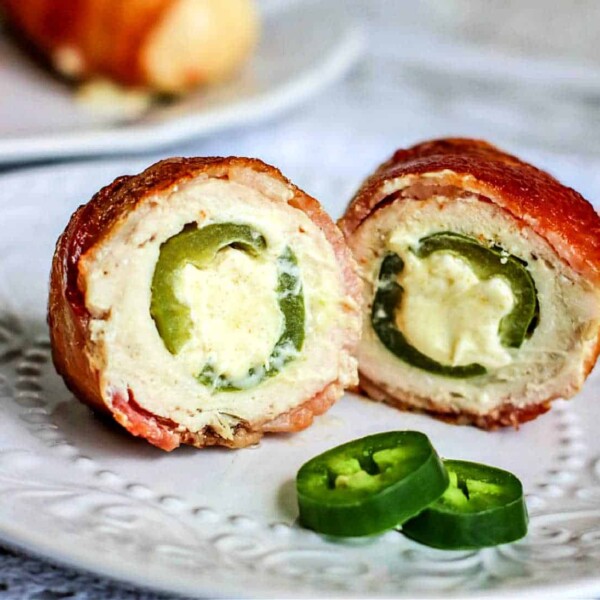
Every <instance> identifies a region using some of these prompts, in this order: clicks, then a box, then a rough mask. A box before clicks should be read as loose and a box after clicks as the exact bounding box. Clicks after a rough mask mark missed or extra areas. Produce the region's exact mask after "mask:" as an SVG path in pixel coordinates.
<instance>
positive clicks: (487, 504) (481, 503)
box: [402, 460, 527, 550]
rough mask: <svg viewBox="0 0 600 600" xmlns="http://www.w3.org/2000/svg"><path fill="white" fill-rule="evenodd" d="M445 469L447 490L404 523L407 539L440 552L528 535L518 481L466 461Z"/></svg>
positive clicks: (454, 462)
mask: <svg viewBox="0 0 600 600" xmlns="http://www.w3.org/2000/svg"><path fill="white" fill-rule="evenodd" d="M444 465H445V466H446V469H447V470H448V474H449V476H450V485H449V486H448V489H447V490H446V491H445V492H444V494H443V495H442V497H441V498H439V499H438V500H436V501H435V502H434V503H433V504H431V505H430V506H428V507H427V508H426V509H425V510H424V511H423V512H422V513H421V514H419V515H418V516H416V517H415V518H414V519H411V520H409V521H407V522H406V523H404V525H402V532H403V533H404V534H405V535H407V536H408V537H410V538H412V539H414V540H416V541H417V542H420V543H422V544H426V545H427V546H433V547H435V548H441V549H448V550H467V549H473V548H483V547H485V546H496V545H498V544H505V543H507V542H513V541H515V540H518V539H520V538H522V537H523V536H524V535H525V534H526V533H527V508H526V506H525V501H524V499H523V486H522V485H521V482H520V481H519V480H518V479H517V477H515V476H514V475H513V474H512V473H509V472H508V471H503V470H502V469H496V468H495V467H489V466H487V465H481V464H478V463H473V462H466V461H461V460H445V461H444Z"/></svg>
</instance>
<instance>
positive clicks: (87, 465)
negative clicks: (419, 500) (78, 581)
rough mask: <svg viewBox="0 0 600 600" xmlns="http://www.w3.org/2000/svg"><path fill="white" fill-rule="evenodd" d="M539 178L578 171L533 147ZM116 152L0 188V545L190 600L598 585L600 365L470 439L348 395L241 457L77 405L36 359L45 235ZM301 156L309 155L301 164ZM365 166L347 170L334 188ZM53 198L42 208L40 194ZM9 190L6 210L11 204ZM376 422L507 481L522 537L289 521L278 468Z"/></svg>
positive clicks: (334, 176)
mask: <svg viewBox="0 0 600 600" xmlns="http://www.w3.org/2000/svg"><path fill="white" fill-rule="evenodd" d="M537 159H538V162H541V163H542V164H544V166H546V167H547V168H550V169H551V170H552V171H553V172H554V173H556V174H558V175H560V176H563V177H564V178H565V179H567V180H569V181H570V182H573V183H575V181H573V180H574V179H575V180H578V181H579V183H581V186H583V187H586V188H587V189H590V190H599V189H600V187H599V186H598V182H597V181H594V180H590V179H587V180H585V177H586V173H587V172H590V173H593V172H594V171H598V169H597V166H596V165H592V164H589V163H588V164H586V165H584V166H582V167H581V169H579V170H578V169H577V168H576V166H574V165H573V163H571V164H570V166H569V163H567V162H563V161H562V160H558V159H557V158H556V157H553V156H551V155H538V156H537ZM147 162H148V161H143V163H132V162H119V163H103V164H96V165H79V166H62V167H59V168H54V169H44V170H37V171H22V172H20V173H15V174H11V175H5V176H3V177H2V178H1V181H0V183H1V185H0V222H1V223H2V236H1V237H0V407H1V410H2V418H1V419H0V537H1V538H2V539H4V540H6V541H8V542H10V543H13V544H17V545H19V546H20V547H22V548H25V549H28V550H30V551H31V552H34V553H36V554H42V555H46V556H48V557H51V558H52V559H53V560H56V561H60V562H65V563H68V564H72V565H74V566H77V567H81V568H84V569H90V570H95V571H97V572H99V573H103V574H107V575H110V576H113V577H117V578H119V579H123V580H126V581H129V582H134V583H137V584H141V585H146V586H153V587H156V588H160V589H165V590H171V591H179V592H183V593H187V594H190V595H207V596H215V595H217V596H260V597H263V596H272V597H282V596H311V595H312V596H315V595H318V596H323V595H327V596H328V597H337V596H339V597H349V596H368V597H375V596H410V597H415V596H422V595H425V596H431V595H437V594H444V595H448V596H454V595H459V596H461V595H462V596H464V595H467V594H473V595H477V596H503V597H505V596H513V597H522V596H523V595H524V594H527V595H528V596H536V595H539V596H542V595H548V594H553V595H556V594H562V595H570V596H578V597H581V596H582V595H593V594H596V595H600V439H599V438H598V436H597V433H596V423H597V422H598V420H599V419H600V403H598V402H597V395H598V393H600V373H597V374H595V375H593V376H592V378H591V379H590V380H589V381H588V383H587V385H586V388H585V390H584V391H583V393H581V394H580V395H579V396H578V398H576V399H575V400H574V401H572V402H570V403H565V402H558V403H556V404H555V407H554V409H553V410H552V412H551V413H549V414H548V415H546V416H544V417H542V418H540V419H538V420H537V421H535V422H533V423H530V424H528V425H525V426H524V427H523V428H522V430H521V431H519V432H515V431H501V432H496V433H486V432H483V431H479V430H476V429H474V428H465V427H455V426H451V425H446V424H443V423H440V422H437V421H435V420H433V419H430V418H428V417H425V416H419V415H409V414H404V413H401V412H398V411H395V410H393V409H391V408H389V407H387V406H384V405H379V404H375V403H372V402H369V401H366V400H362V399H359V398H357V397H353V396H347V397H346V398H345V399H344V400H343V401H341V402H340V403H339V404H338V405H336V406H335V407H334V409H333V410H331V411H330V412H329V413H328V414H327V415H325V416H324V417H322V418H319V419H318V421H317V422H316V423H315V425H314V426H313V427H311V428H310V429H309V430H307V431H305V432H302V433H300V434H297V435H295V436H272V437H269V438H266V439H265V440H264V442H263V443H262V444H261V445H260V447H259V448H256V449H248V450H243V451H238V452H231V451H228V450H215V449H211V450H204V451H198V450H195V449H192V448H184V449H180V450H179V451H176V452H175V453H173V454H170V455H169V454H165V453H162V452H160V451H158V450H156V449H154V448H152V447H151V446H150V445H148V444H146V443H145V442H142V441H139V440H135V439H133V438H130V437H128V436H126V435H124V434H122V433H121V431H120V430H119V428H118V427H115V426H110V425H107V424H106V423H105V422H103V421H101V420H99V419H98V418H96V417H94V416H93V415H92V414H91V413H90V411H89V410H88V409H87V408H85V407H84V406H82V405H80V404H79V403H77V402H76V401H75V400H74V399H73V398H72V396H71V395H70V394H69V392H68V391H67V390H66V389H65V387H64V385H63V383H62V381H61V380H60V378H59V377H58V376H57V375H56V374H55V373H54V370H53V368H52V366H51V364H50V363H49V348H48V342H47V333H46V325H45V302H46V293H47V276H48V270H49V265H50V259H51V254H52V250H53V245H54V242H55V240H56V237H57V236H58V234H59V233H60V231H61V230H62V229H63V227H64V225H65V223H66V221H67V219H68V217H69V215H70V214H71V212H72V211H73V210H74V209H75V207H76V206H77V205H78V204H80V203H81V202H84V201H86V200H87V199H88V198H89V196H90V195H91V194H92V193H93V192H94V191H96V190H97V189H98V188H99V187H100V186H101V185H103V184H105V183H107V182H109V181H110V180H111V179H112V178H113V177H114V176H117V175H119V174H122V173H125V172H134V171H137V170H139V169H141V168H142V167H143V166H145V164H147ZM310 164H311V163H310V161H308V160H305V163H304V166H305V171H304V173H305V174H304V176H301V179H303V180H304V181H303V182H302V183H303V185H305V186H306V187H307V188H308V191H311V190H320V192H321V194H320V195H321V197H322V198H323V200H324V201H325V205H326V208H327V209H328V210H330V212H331V213H332V214H333V215H334V216H337V215H339V214H340V212H341V210H342V208H343V205H344V203H345V201H346V197H345V196H341V195H340V193H339V187H338V185H337V184H336V181H339V177H340V173H339V172H338V173H336V172H335V171H334V172H331V173H329V175H325V174H324V173H323V172H320V171H318V170H317V169H316V168H313V169H311V168H310ZM312 164H313V165H315V164H316V163H315V162H314V161H312ZM364 174H365V173H364V172H361V171H360V169H356V170H355V171H354V172H353V173H352V174H349V172H347V178H348V182H347V183H348V185H350V184H354V183H356V181H357V180H359V179H360V178H361V177H362V176H363V175H364ZM48 190H52V196H53V198H52V202H48ZM15 199H18V202H16V201H15ZM391 429H418V430H421V431H424V432H425V433H427V434H428V435H429V436H430V437H431V439H432V441H433V443H434V444H435V445H436V447H437V448H438V449H439V451H440V453H441V454H442V455H444V456H449V457H454V458H465V459H472V460H477V461H481V462H488V463H491V464H494V465H497V466H500V467H503V468H506V469H509V470H511V471H513V472H515V473H516V474H517V475H519V476H520V477H521V478H522V480H523V483H524V485H525V489H526V492H527V496H528V506H529V509H530V513H531V528H530V533H529V535H528V537H527V538H526V539H525V540H523V541H521V542H519V543H516V544H513V545H509V546H504V547H500V548H495V549H487V550H483V551H480V552H443V551H436V550H430V549H427V548H425V547H422V546H419V545H417V544H416V543H414V542H411V541H409V540H406V539H404V538H403V537H402V536H401V535H399V534H397V533H395V532H389V533H387V534H385V535H383V536H380V537H377V538H373V539H365V540H360V541H347V542H333V541H330V540H327V539H323V538H321V537H319V536H318V535H316V534H314V533H312V532H308V531H304V530H302V529H300V528H298V527H297V526H296V525H295V519H296V516H297V511H296V504H295V496H294V487H293V478H294V476H295V473H296V471H297V469H298V467H299V466H300V465H301V464H302V463H303V462H304V461H305V460H307V459H308V458H310V457H312V456H314V455H315V454H317V453H319V452H321V451H322V450H324V449H326V448H329V447H332V446H334V445H336V444H338V443H341V442H343V441H347V440H349V439H352V438H356V437H360V436H362V435H366V434H368V433H372V432H377V431H384V430H391Z"/></svg>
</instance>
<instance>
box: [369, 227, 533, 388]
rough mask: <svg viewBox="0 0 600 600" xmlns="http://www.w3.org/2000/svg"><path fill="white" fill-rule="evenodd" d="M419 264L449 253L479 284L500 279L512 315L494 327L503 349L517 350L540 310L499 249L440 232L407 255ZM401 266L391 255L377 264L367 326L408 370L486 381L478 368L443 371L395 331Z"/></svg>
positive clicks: (516, 267) (524, 276)
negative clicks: (508, 295)
mask: <svg viewBox="0 0 600 600" xmlns="http://www.w3.org/2000/svg"><path fill="white" fill-rule="evenodd" d="M412 251H413V252H414V254H415V255H416V256H417V257H419V258H426V257H428V256H430V255H431V254H433V253H434V252H448V253H451V254H454V255H455V256H457V257H459V258H461V259H463V260H466V261H467V262H468V263H469V266H470V267H471V268H472V269H473V271H474V272H475V274H476V275H477V277H479V278H480V279H483V280H485V279H490V278H491V277H496V276H500V277H502V278H504V279H505V280H506V281H507V283H508V284H509V285H510V287H511V290H512V294H513V299H514V304H513V308H512V310H511V312H510V313H509V314H508V315H506V316H505V317H504V318H503V319H502V320H501V321H500V325H499V330H498V335H499V336H500V341H501V342H502V344H503V345H504V346H506V347H509V348H519V347H520V346H521V344H522V343H523V341H524V340H525V339H526V337H528V336H530V335H531V334H532V333H533V330H534V329H535V327H536V325H537V319H538V314H539V304H538V300H537V293H536V289H535V284H534V282H533V279H532V277H531V275H530V273H529V271H528V270H527V269H526V266H525V264H524V263H523V261H521V260H520V259H518V258H516V257H515V256H512V255H510V254H508V253H507V252H505V251H504V250H502V249H501V248H498V247H493V248H488V247H485V246H482V245H481V244H479V242H477V241H476V240H474V239H473V238H470V237H467V236H464V235H460V234H457V233H452V232H441V233H436V234H433V235H430V236H428V237H425V238H423V239H421V240H420V242H419V246H418V248H416V249H413V250H412ZM403 269H404V262H403V260H402V259H401V258H400V256H398V255H397V254H395V253H390V254H387V255H386V256H385V257H384V259H383V262H382V263H381V267H380V271H379V278H378V281H377V289H376V292H375V297H374V299H373V306H372V310H371V323H372V325H373V329H374V330H375V333H376V334H377V336H378V337H379V339H380V340H381V342H382V343H383V344H384V346H385V347H386V348H387V349H388V350H390V351H391V352H392V353H393V354H395V355H396V356H397V357H398V358H400V359H401V360H403V361H405V362H407V363H408V364H410V365H412V366H414V367H417V368H419V369H423V370H426V371H429V372H430V373H435V374H438V375H444V376H447V377H457V378H467V377H477V376H479V375H485V374H486V373H487V369H486V368H485V367H484V366H482V365H480V364H477V363H473V364H469V365H463V366H451V365H443V364H441V363H439V362H437V361H435V360H433V359H432V358H430V357H429V356H426V355H425V354H423V353H422V352H420V351H419V350H417V349H416V348H415V347H414V346H412V345H411V344H410V343H409V342H408V340H407V339H406V337H405V336H404V334H403V333H402V332H401V331H400V330H399V329H398V327H397V325H396V320H395V311H396V310H397V308H398V307H399V306H400V304H401V302H402V294H403V289H402V286H401V285H400V284H399V283H398V281H397V279H398V275H399V274H400V273H401V272H402V270H403Z"/></svg>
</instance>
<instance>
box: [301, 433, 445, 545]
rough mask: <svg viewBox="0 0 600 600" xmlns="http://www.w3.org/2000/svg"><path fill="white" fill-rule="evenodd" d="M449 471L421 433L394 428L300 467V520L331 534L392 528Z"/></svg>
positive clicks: (439, 488) (433, 492)
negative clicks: (394, 429) (395, 429)
mask: <svg viewBox="0 0 600 600" xmlns="http://www.w3.org/2000/svg"><path fill="white" fill-rule="evenodd" d="M447 486H448V475H447V473H446V471H445V469H444V467H443V465H442V461H441V460H440V458H439V457H438V455H437V453H436V451H435V450H434V448H433V446H432V445H431V443H430V441H429V439H428V438H427V436H426V435H424V434H423V433H419V432H417V431H392V432H388V433H380V434H377V435H371V436H367V437H365V438H362V439H359V440H354V441H352V442H348V443H346V444H343V445H341V446H338V447H337V448H333V449H331V450H329V451H327V452H325V453H323V454H321V455H319V456H316V457H315V458H313V459H312V460H310V461H308V462H307V463H306V464H304V465H303V466H302V468H301V469H300V470H299V471H298V475H297V477H296V488H297V491H298V505H299V508H300V522H301V524H302V525H304V526H305V527H308V528H310V529H314V530H315V531H319V532H321V533H325V534H328V535H335V536H362V535H370V534H374V533H379V532H381V531H385V530H386V529H390V528H392V527H396V526H398V525H399V524H401V523H403V522H404V521H406V520H407V519H409V518H410V517H413V516H414V515H416V514H418V513H419V512H421V511H422V510H423V509H424V508H425V507H426V506H428V505H429V504H431V502H433V501H434V500H435V499H436V498H439V497H440V496H441V494H442V493H443V492H444V490H445V489H446V487H447Z"/></svg>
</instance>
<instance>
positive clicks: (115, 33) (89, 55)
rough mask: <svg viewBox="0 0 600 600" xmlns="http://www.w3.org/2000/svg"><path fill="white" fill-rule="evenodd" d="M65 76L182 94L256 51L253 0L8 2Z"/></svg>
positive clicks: (4, 4) (20, 25) (16, 22)
mask: <svg viewBox="0 0 600 600" xmlns="http://www.w3.org/2000/svg"><path fill="white" fill-rule="evenodd" d="M0 7H1V8H3V9H4V12H5V13H6V16H7V18H8V21H9V23H10V24H11V25H12V26H13V28H14V29H15V30H17V31H18V32H20V33H21V34H22V36H23V37H24V38H26V39H27V40H28V41H29V42H31V43H32V44H33V45H34V46H35V47H36V48H37V49H38V50H39V51H40V52H42V53H43V54H44V55H45V56H47V58H48V59H49V61H50V63H51V64H52V65H53V66H54V68H56V69H57V71H59V72H60V73H62V74H63V75H66V76H67V77H70V78H73V79H76V80H81V79H91V78H99V77H103V78H109V79H112V80H113V81H115V82H117V83H120V84H123V85H127V86H137V87H143V88H148V89H150V90H156V91H160V92H169V93H178V92H183V91H186V90H188V89H190V88H192V87H194V86H196V85H198V84H202V83H210V82H212V81H215V80H218V79H222V78H223V77H225V76H227V75H229V74H230V73H231V72H232V71H234V70H235V69H236V68H237V67H239V66H240V64H241V63H242V62H243V61H244V60H245V59H246V58H247V56H248V55H249V53H250V52H251V50H252V49H253V47H254V45H255V43H256V39H257V33H258V17H257V11H256V7H255V5H254V3H253V2H252V0H0Z"/></svg>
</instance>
